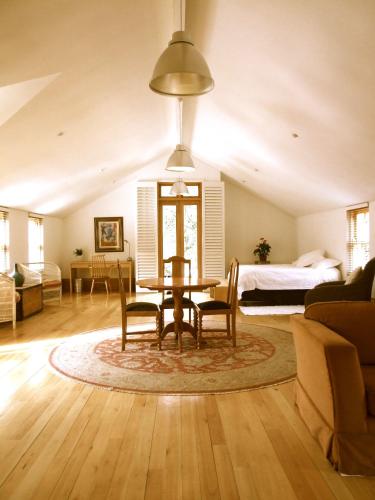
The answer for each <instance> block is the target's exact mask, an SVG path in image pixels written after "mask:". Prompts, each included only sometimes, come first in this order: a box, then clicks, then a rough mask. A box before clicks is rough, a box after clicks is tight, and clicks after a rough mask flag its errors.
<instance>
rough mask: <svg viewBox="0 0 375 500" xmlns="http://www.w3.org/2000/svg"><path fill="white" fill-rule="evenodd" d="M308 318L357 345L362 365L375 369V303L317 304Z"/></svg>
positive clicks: (309, 309)
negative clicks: (373, 366) (371, 366)
mask: <svg viewBox="0 0 375 500" xmlns="http://www.w3.org/2000/svg"><path fill="white" fill-rule="evenodd" d="M305 318H307V319H313V320H315V321H318V322H319V323H322V324H323V325H325V326H327V327H328V328H329V329H330V330H333V331H334V332H336V333H338V334H339V335H341V336H342V337H344V338H345V339H346V340H347V341H348V342H350V343H351V344H353V345H355V346H356V348H357V351H358V356H359V360H360V363H361V364H363V365H372V364H374V365H375V303H372V302H362V301H353V302H352V301H336V302H315V303H314V304H311V305H309V306H308V307H307V309H306V311H305Z"/></svg>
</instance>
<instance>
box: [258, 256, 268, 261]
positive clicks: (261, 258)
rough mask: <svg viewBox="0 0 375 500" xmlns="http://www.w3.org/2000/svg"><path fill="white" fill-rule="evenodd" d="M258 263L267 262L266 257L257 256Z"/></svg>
mask: <svg viewBox="0 0 375 500" xmlns="http://www.w3.org/2000/svg"><path fill="white" fill-rule="evenodd" d="M259 262H267V255H262V254H259Z"/></svg>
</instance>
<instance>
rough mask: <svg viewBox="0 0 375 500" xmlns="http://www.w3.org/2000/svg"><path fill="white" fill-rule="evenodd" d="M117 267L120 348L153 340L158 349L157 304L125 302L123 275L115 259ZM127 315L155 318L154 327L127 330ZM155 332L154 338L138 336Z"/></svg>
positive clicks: (159, 341)
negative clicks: (130, 343)
mask: <svg viewBox="0 0 375 500" xmlns="http://www.w3.org/2000/svg"><path fill="white" fill-rule="evenodd" d="M117 269H118V280H119V292H120V299H121V330H122V342H121V350H122V351H124V350H125V346H126V344H127V343H128V342H154V341H155V340H156V341H157V343H158V349H159V351H160V349H161V340H160V331H161V330H160V309H159V306H158V305H157V304H153V303H152V302H131V303H130V304H127V302H126V292H125V287H124V282H123V277H122V274H121V266H120V262H119V261H117ZM128 317H133V318H134V317H137V318H141V317H153V318H155V323H156V326H155V329H151V330H140V331H139V330H137V331H132V332H128V331H127V330H128ZM148 333H155V334H156V339H154V338H150V337H147V338H139V336H140V335H144V334H148ZM129 335H137V337H136V338H129Z"/></svg>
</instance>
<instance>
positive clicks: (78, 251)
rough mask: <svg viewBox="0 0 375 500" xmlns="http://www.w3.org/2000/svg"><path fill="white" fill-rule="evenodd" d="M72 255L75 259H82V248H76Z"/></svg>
mask: <svg viewBox="0 0 375 500" xmlns="http://www.w3.org/2000/svg"><path fill="white" fill-rule="evenodd" d="M73 254H74V255H75V256H76V257H82V255H83V250H82V248H76V249H75V250H73Z"/></svg>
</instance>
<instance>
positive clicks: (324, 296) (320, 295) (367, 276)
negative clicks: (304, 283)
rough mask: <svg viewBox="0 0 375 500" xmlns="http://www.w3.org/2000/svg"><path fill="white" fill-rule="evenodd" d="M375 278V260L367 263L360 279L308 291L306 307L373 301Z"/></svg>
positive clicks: (325, 285)
mask: <svg viewBox="0 0 375 500" xmlns="http://www.w3.org/2000/svg"><path fill="white" fill-rule="evenodd" d="M374 276H375V258H374V259H371V260H369V261H368V262H367V264H366V266H365V268H364V269H363V272H362V274H361V276H360V277H359V279H358V280H357V281H356V282H355V283H351V284H350V285H345V281H328V282H326V283H321V284H320V285H317V286H316V287H315V288H313V289H312V290H308V291H307V292H306V295H305V307H307V306H309V305H310V304H313V303H314V302H331V301H335V300H350V301H352V300H366V301H370V300H371V291H372V284H373V281H374Z"/></svg>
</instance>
